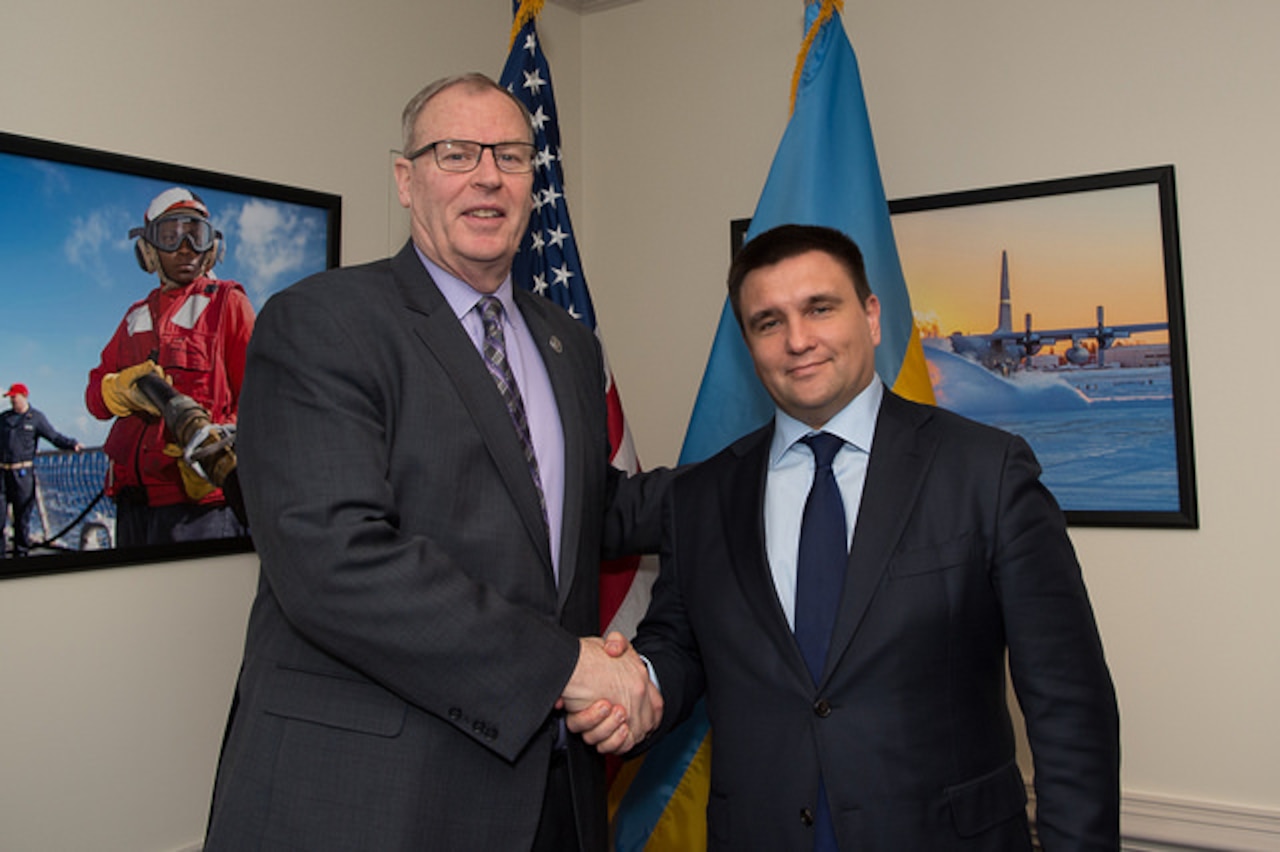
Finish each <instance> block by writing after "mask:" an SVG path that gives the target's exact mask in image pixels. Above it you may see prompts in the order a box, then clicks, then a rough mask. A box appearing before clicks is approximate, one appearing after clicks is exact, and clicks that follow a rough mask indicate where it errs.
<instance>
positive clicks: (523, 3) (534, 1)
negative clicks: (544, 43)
mask: <svg viewBox="0 0 1280 852" xmlns="http://www.w3.org/2000/svg"><path fill="white" fill-rule="evenodd" d="M545 2H546V0H520V8H519V9H517V10H516V19H515V20H514V21H513V22H512V23H511V40H510V41H509V42H508V43H507V52H508V53H510V52H511V48H513V47H515V46H516V37H517V36H519V35H520V31H521V30H522V29H524V25H525V24H527V23H529V22H530V21H532V20H533V19H534V18H536V17H538V13H539V12H541V11H542V4H543V3H545Z"/></svg>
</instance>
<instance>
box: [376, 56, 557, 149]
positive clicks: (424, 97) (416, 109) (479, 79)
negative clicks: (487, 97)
mask: <svg viewBox="0 0 1280 852" xmlns="http://www.w3.org/2000/svg"><path fill="white" fill-rule="evenodd" d="M454 86H466V87H467V88H468V89H469V90H471V91H472V92H482V91H484V90H486V89H492V90H493V91H495V92H501V93H502V94H504V95H506V96H507V97H508V98H510V99H511V102H512V103H513V104H515V105H516V106H517V107H519V109H520V114H521V115H522V116H524V121H525V124H526V126H528V128H529V141H530V142H532V141H533V116H532V115H530V114H529V108H528V107H526V106H525V105H524V104H523V103H521V102H520V99H519V98H517V97H516V96H515V95H513V94H511V93H510V92H508V91H507V90H506V89H504V88H503V87H502V86H500V85H498V84H497V83H495V82H494V81H493V78H491V77H489V76H488V75H487V74H482V73H480V72H479V71H469V72H467V73H466V74H453V75H451V76H448V77H441V78H440V79H439V80H436V81H434V82H432V83H428V84H427V85H425V86H423V87H422V90H421V91H419V92H418V94H416V95H414V96H413V97H412V98H410V99H409V103H407V104H405V106H404V113H403V114H402V115H401V119H400V121H401V134H402V135H403V138H404V150H403V152H402V153H406V154H407V153H409V152H410V151H412V150H413V148H414V147H415V146H414V141H415V140H414V138H413V133H414V129H415V127H416V126H417V124H418V116H419V115H421V114H422V110H423V109H424V108H425V107H426V105H427V102H428V101H430V100H431V99H432V98H434V97H435V96H436V95H438V94H440V93H441V92H443V91H444V90H445V89H451V88H453V87H454Z"/></svg>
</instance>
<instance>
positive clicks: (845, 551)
mask: <svg viewBox="0 0 1280 852" xmlns="http://www.w3.org/2000/svg"><path fill="white" fill-rule="evenodd" d="M801 440H802V441H804V442H805V443H806V444H808V445H809V449H811V450H813V462H814V466H813V486H812V487H811V488H810V489H809V498H808V499H807V500H805V504H804V515H803V517H802V518H801V521H800V555H799V558H798V559H797V560H796V612H795V623H796V643H797V644H799V646H800V653H801V654H802V655H803V656H804V661H805V664H806V665H807V666H808V667H809V674H810V675H811V676H812V677H813V682H814V684H815V685H816V684H817V683H818V681H819V680H820V679H821V678H822V669H823V667H824V666H825V665H826V662H827V649H828V647H829V646H830V645H831V629H832V628H833V627H834V626H835V623H836V612H837V611H838V610H839V608H840V595H841V593H842V592H843V591H844V572H845V566H846V565H847V564H848V562H849V537H848V533H847V532H846V528H845V520H844V500H843V499H842V498H841V497H840V486H839V484H838V483H837V482H836V475H835V471H833V470H832V469H831V463H832V462H833V461H834V460H835V457H836V453H838V452H840V448H841V447H843V446H844V441H843V440H842V439H841V438H838V437H836V436H835V435H832V434H829V433H827V432H820V433H818V434H817V435H809V436H808V437H806V438H802V439H801ZM813 830H814V843H813V848H814V852H837V850H838V849H839V847H838V846H837V844H836V832H835V825H834V824H833V822H832V819H831V806H830V805H829V804H828V803H827V785H826V781H825V779H822V778H819V779H818V802H817V807H816V808H815V809H814V823H813Z"/></svg>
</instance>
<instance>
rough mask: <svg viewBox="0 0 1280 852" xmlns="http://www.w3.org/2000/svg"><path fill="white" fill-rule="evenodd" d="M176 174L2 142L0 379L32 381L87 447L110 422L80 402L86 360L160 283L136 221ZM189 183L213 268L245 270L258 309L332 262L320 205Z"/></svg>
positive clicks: (38, 399)
mask: <svg viewBox="0 0 1280 852" xmlns="http://www.w3.org/2000/svg"><path fill="white" fill-rule="evenodd" d="M173 185H174V184H173V183H171V182H166V181H158V180H152V179H149V178H143V177H138V176H135V175H126V174H122V173H118V172H113V171H105V170H100V169H93V168H86V167H83V166H77V165H71V164H67V163H62V162H54V161H52V160H42V159H36V158H32V157H27V156H18V155H13V154H8V153H0V385H3V387H4V388H5V389H8V387H9V385H10V384H12V383H13V382H22V383H24V384H26V385H27V386H28V387H29V388H30V389H31V404H32V405H33V406H35V407H36V408H38V409H40V410H41V411H43V412H44V413H45V414H46V415H48V417H49V419H50V421H51V422H52V423H53V425H54V428H56V429H58V430H59V431H60V432H63V433H64V434H67V435H70V436H72V437H74V438H78V439H79V440H80V441H81V442H83V443H84V444H85V445H86V446H97V445H99V444H101V442H102V440H103V439H104V438H105V437H106V434H107V429H108V428H109V426H110V421H105V422H104V421H98V420H96V419H94V418H93V417H92V416H91V415H90V414H89V413H88V411H86V410H85V407H84V390H85V384H86V381H87V379H88V375H89V370H90V369H92V368H93V367H95V366H96V365H97V363H98V358H99V355H100V354H101V352H102V347H103V346H105V345H106V343H107V341H108V340H110V339H111V335H112V334H113V333H114V331H115V328H116V326H117V325H118V324H119V323H120V320H121V319H122V318H123V317H124V313H125V309H126V308H127V307H128V306H129V305H131V304H132V303H133V302H134V301H136V300H138V299H141V298H143V297H144V296H145V295H146V294H147V293H148V292H149V291H150V290H151V289H152V288H153V287H155V286H156V285H157V284H158V283H159V280H158V278H157V277H156V276H155V275H148V274H147V273H145V272H143V271H142V269H141V268H139V266H138V264H137V261H136V260H135V258H134V251H133V241H132V240H130V239H129V237H128V234H129V229H130V228H133V227H137V226H139V225H141V224H142V214H143V212H144V211H145V210H146V208H147V205H148V204H149V203H150V202H151V199H152V198H154V197H155V196H156V195H158V194H159V193H160V192H161V191H163V190H164V189H166V188H168V187H170V186H173ZM183 185H184V186H187V187H188V188H189V189H192V190H193V191H194V192H195V193H196V194H198V195H199V196H200V197H201V198H202V199H204V201H205V203H206V204H208V206H209V210H210V213H211V214H212V216H213V221H214V224H215V226H216V227H217V228H218V230H220V231H222V233H223V235H224V237H225V240H226V244H227V251H226V256H225V258H224V259H223V261H222V262H221V263H219V264H218V265H217V266H216V267H214V270H213V274H214V275H215V276H216V277H218V278H229V279H231V280H234V281H238V282H239V283H240V284H241V285H242V286H243V287H244V289H245V292H246V293H247V294H248V295H249V298H250V300H251V301H252V302H253V305H254V308H255V309H260V308H261V307H262V305H263V304H264V303H265V302H266V299H267V297H268V296H269V295H270V294H271V293H273V292H275V291H277V290H280V289H283V288H284V287H287V286H288V285H289V284H291V283H293V282H294V281H297V280H298V279H300V278H303V277H305V276H306V275H309V274H311V273H313V272H318V271H320V270H322V269H324V268H325V265H326V259H327V250H326V242H325V241H326V236H327V225H326V212H325V211H324V210H321V209H319V208H316V207H309V206H305V205H298V204H288V203H283V202H279V201H275V200H270V199H264V198H261V197H257V196H250V195H240V194H237V193H231V192H224V191H220V190H216V189H210V188H208V187H203V186H200V185H198V184H183ZM0 407H7V401H4V402H0ZM42 449H47V448H45V447H43V445H42Z"/></svg>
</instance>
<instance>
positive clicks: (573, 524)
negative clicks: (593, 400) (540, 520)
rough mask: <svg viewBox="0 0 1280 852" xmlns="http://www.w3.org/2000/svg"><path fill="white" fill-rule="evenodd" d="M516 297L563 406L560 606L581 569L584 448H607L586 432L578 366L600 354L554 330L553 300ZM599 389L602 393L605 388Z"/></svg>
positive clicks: (587, 417) (587, 418)
mask: <svg viewBox="0 0 1280 852" xmlns="http://www.w3.org/2000/svg"><path fill="white" fill-rule="evenodd" d="M515 300H516V303H517V304H518V305H519V307H520V313H521V315H523V316H524V321H525V324H526V325H527V326H529V333H530V334H532V335H533V340H534V343H535V344H536V345H537V347H538V353H539V354H540V355H542V363H543V364H544V365H545V366H546V368H547V377H548V378H549V379H550V380H551V389H552V391H553V392H554V393H555V398H556V409H557V410H558V411H559V412H560V428H561V431H562V433H563V435H564V515H563V518H562V521H561V530H560V539H561V540H560V541H559V542H556V543H555V546H557V547H559V548H560V588H559V606H560V607H563V606H564V604H565V601H566V600H567V599H568V597H569V590H570V589H572V588H573V581H574V575H575V574H576V573H577V565H578V545H579V543H580V541H581V536H580V532H581V530H580V522H581V519H582V518H583V517H584V513H583V506H582V503H583V500H584V499H585V498H584V495H583V489H582V484H583V483H584V482H586V481H587V472H586V456H585V454H586V453H588V452H591V451H592V450H593V449H598V451H599V452H607V449H606V448H596V447H593V446H592V445H591V441H590V438H589V436H588V435H587V434H586V427H587V424H588V423H589V422H591V420H590V414H589V412H586V411H583V410H582V404H583V402H582V395H581V394H580V393H579V390H580V388H581V387H582V382H583V380H582V376H581V373H580V372H579V370H578V368H577V367H576V366H575V365H577V364H578V363H581V362H583V361H585V359H590V358H595V357H597V356H596V355H595V353H594V352H591V353H584V352H569V351H566V348H565V347H567V346H568V345H569V341H567V340H564V339H563V338H561V337H559V336H558V335H556V333H555V329H554V327H553V326H552V324H551V323H550V321H549V320H548V317H547V315H546V312H545V309H546V308H549V307H550V306H551V303H549V302H547V300H546V299H543V298H541V297H538V296H531V295H529V294H528V293H526V292H525V291H524V290H521V289H519V288H516V290H515ZM557 310H559V309H558V308H557ZM600 392H601V393H602V394H603V393H604V388H601V389H600Z"/></svg>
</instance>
